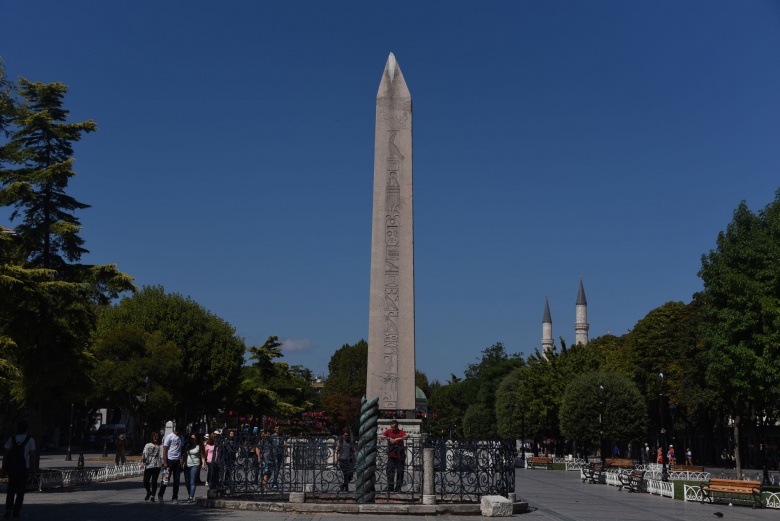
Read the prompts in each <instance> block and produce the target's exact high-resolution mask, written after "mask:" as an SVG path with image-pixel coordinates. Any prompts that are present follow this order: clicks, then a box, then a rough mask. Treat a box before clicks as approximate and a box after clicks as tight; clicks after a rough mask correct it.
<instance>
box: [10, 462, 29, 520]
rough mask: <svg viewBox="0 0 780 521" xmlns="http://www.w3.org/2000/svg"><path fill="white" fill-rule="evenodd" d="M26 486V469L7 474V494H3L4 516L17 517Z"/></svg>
mask: <svg viewBox="0 0 780 521" xmlns="http://www.w3.org/2000/svg"><path fill="white" fill-rule="evenodd" d="M26 488H27V469H24V470H22V471H20V472H14V473H12V474H9V475H8V494H6V496H5V516H6V517H11V516H13V517H19V511H20V510H22V503H24V491H25V489H26Z"/></svg>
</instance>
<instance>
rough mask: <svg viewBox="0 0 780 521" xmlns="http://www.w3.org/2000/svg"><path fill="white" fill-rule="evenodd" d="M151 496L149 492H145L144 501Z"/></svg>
mask: <svg viewBox="0 0 780 521" xmlns="http://www.w3.org/2000/svg"><path fill="white" fill-rule="evenodd" d="M150 497H151V494H150V493H148V492H147V493H146V497H145V498H144V501H149V498H150Z"/></svg>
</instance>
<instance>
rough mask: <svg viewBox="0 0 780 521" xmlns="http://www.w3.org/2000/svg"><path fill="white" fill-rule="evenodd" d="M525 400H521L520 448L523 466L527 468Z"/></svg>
mask: <svg viewBox="0 0 780 521" xmlns="http://www.w3.org/2000/svg"><path fill="white" fill-rule="evenodd" d="M525 408H526V404H525V402H520V450H521V451H522V452H523V455H522V456H521V457H522V458H523V468H525Z"/></svg>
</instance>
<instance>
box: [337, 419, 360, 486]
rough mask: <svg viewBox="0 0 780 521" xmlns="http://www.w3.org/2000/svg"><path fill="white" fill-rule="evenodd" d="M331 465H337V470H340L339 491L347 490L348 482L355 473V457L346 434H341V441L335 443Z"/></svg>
mask: <svg viewBox="0 0 780 521" xmlns="http://www.w3.org/2000/svg"><path fill="white" fill-rule="evenodd" d="M333 463H334V464H336V465H338V466H339V470H341V476H342V482H341V487H340V488H341V490H349V482H350V481H352V475H353V474H354V472H355V457H354V450H353V449H352V444H351V443H350V442H349V433H348V432H345V433H344V434H342V436H341V439H340V440H339V441H338V442H336V450H335V451H334V452H333Z"/></svg>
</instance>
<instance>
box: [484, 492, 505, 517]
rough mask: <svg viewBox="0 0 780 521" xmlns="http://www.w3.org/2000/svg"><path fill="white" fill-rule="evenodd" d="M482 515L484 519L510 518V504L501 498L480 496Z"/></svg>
mask: <svg viewBox="0 0 780 521" xmlns="http://www.w3.org/2000/svg"><path fill="white" fill-rule="evenodd" d="M480 506H481V508H482V515H483V516H485V517H510V516H511V515H512V502H511V501H509V500H508V499H507V498H505V497H503V496H482V502H481V505H480Z"/></svg>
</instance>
